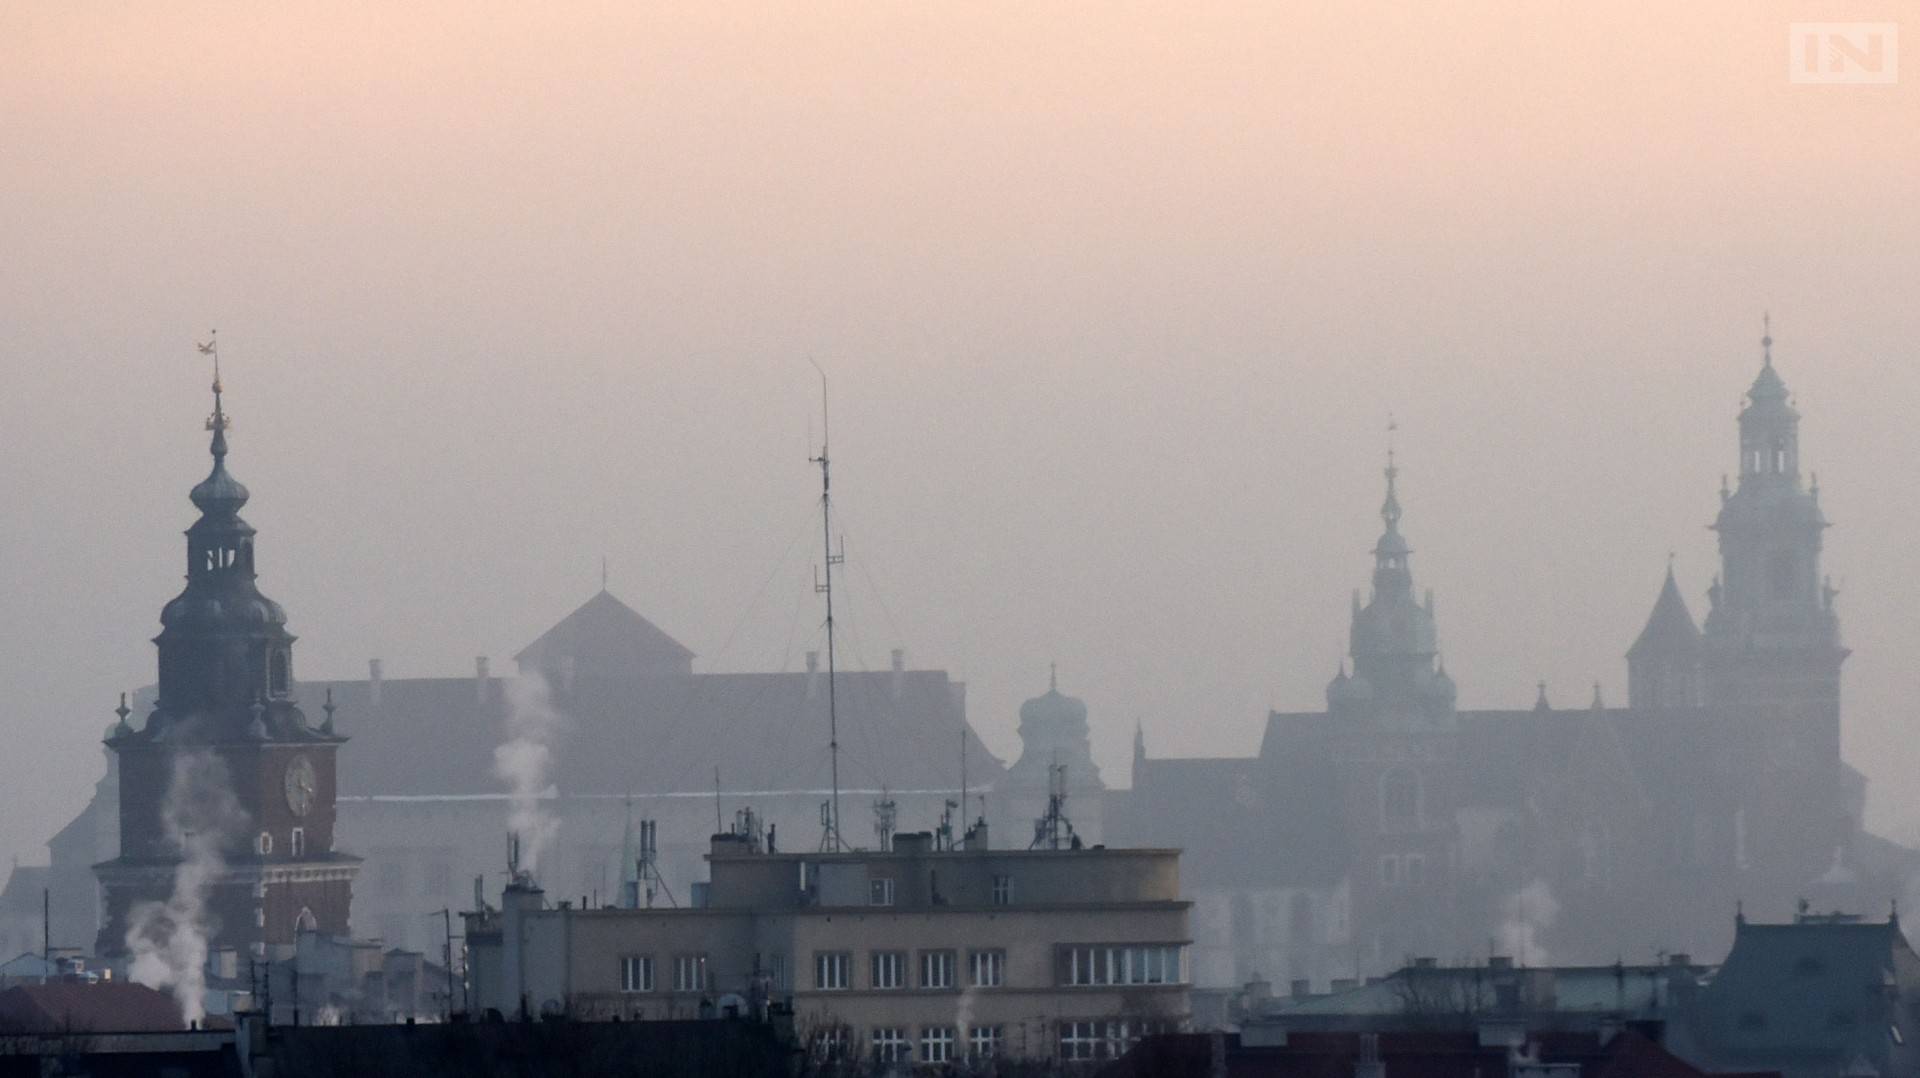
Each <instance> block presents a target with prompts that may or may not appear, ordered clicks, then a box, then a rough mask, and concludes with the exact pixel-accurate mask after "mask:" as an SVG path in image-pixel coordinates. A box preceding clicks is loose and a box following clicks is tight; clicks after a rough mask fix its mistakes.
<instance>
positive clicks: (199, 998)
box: [126, 751, 245, 1023]
mask: <svg viewBox="0 0 1920 1078" xmlns="http://www.w3.org/2000/svg"><path fill="white" fill-rule="evenodd" d="M244 820H245V815H244V813H242V812H241V809H240V804H239V802H238V801H237V800H235V799H234V796H233V784H232V783H231V782H230V781H229V780H228V776H227V766H226V764H225V763H224V762H223V761H221V760H220V758H219V757H217V756H214V755H213V754H212V753H210V752H205V751H201V752H191V753H185V754H182V755H179V756H176V757H174V761H173V776H172V778H171V779H170V780H169V781H168V783H167V800H166V804H165V805H164V806H163V807H162V809H161V825H162V826H163V827H164V828H165V829H166V835H167V840H168V841H169V842H171V843H173V845H174V847H175V848H176V849H178V850H179V851H180V857H181V860H180V863H179V865H178V866H176V867H175V868H174V870H173V894H172V896H171V897H169V898H168V899H167V900H166V901H165V902H142V903H139V904H138V905H136V906H134V907H133V909H132V910H131V911H129V913H128V919H127V935H126V944H127V950H128V952H129V953H131V954H132V955H133V965H132V968H131V969H130V970H129V976H131V977H132V978H133V980H134V982H135V983H137V984H144V985H146V986H147V987H149V988H156V989H164V990H166V991H168V992H170V993H171V994H172V995H173V998H174V999H175V1000H176V1001H177V1002H178V1003H179V1004H180V1017H181V1019H182V1020H184V1021H186V1022H189V1023H192V1022H198V1021H200V1020H201V1019H203V1018H205V1017H206V1013H207V1011H206V990H207V941H208V939H209V938H210V937H211V936H212V935H213V933H214V932H216V931H218V929H219V924H218V922H217V920H216V919H215V918H213V917H212V915H211V914H210V912H209V911H208V909H207V897H208V895H209V894H210V893H211V892H212V890H213V885H214V883H215V882H216V881H217V880H218V879H219V877H220V875H221V874H222V873H224V872H225V871H226V868H227V862H226V857H225V854H224V851H225V849H226V846H227V844H228V843H229V842H230V841H232V840H233V838H234V836H235V835H236V834H238V833H239V831H240V827H241V824H242V823H243V822H244Z"/></svg>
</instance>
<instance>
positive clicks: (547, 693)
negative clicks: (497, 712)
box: [493, 673, 560, 872]
mask: <svg viewBox="0 0 1920 1078" xmlns="http://www.w3.org/2000/svg"><path fill="white" fill-rule="evenodd" d="M559 725H560V715H559V713H558V712H556V711H554V710H553V694H552V691H551V690H549V689H548V687H547V679H546V678H543V677H541V676H540V675H539V674H537V673H534V674H526V675H523V676H521V677H519V678H516V679H514V680H512V681H509V682H507V722H506V735H507V740H506V742H505V743H503V744H500V745H497V746H495V747H494V750H493V773H494V774H495V775H497V776H499V778H500V779H501V780H502V781H503V782H505V783H506V784H507V793H508V797H509V800H508V809H507V827H508V828H509V829H510V830H512V832H513V833H514V834H515V835H518V836H519V838H520V867H521V868H523V869H525V870H526V871H528V872H532V871H533V870H534V869H536V868H538V867H539V864H540V853H541V851H542V850H544V849H545V848H546V847H547V845H548V844H549V843H551V842H552V841H553V840H554V838H555V836H557V835H558V834H559V832H560V821H559V820H558V819H556V818H555V817H554V815H553V813H552V812H551V811H550V810H549V809H548V808H547V806H546V804H545V802H546V801H547V800H548V799H550V798H552V797H553V796H554V795H555V792H556V791H555V790H554V787H553V783H552V781H551V780H550V779H549V778H548V772H549V770H550V768H551V766H552V763H553V747H552V744H553V735H554V732H555V730H556V729H558V727H559Z"/></svg>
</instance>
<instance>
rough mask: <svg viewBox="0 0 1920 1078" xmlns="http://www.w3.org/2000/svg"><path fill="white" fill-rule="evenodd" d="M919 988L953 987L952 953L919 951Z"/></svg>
mask: <svg viewBox="0 0 1920 1078" xmlns="http://www.w3.org/2000/svg"><path fill="white" fill-rule="evenodd" d="M920 987H922V988H952V987H953V952H952V951H921V952H920ZM922 1058H924V1057H922Z"/></svg>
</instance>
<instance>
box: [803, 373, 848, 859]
mask: <svg viewBox="0 0 1920 1078" xmlns="http://www.w3.org/2000/svg"><path fill="white" fill-rule="evenodd" d="M807 362H808V363H813V369H814V370H816V371H819V373H820V455H819V456H817V457H812V458H809V460H808V463H810V464H818V465H819V466H820V535H821V542H822V546H823V549H822V555H823V557H824V558H825V565H824V566H823V572H822V573H821V575H820V576H819V577H818V578H816V579H815V580H814V583H813V590H814V591H815V592H817V593H819V594H821V595H824V596H826V600H827V756H828V759H829V764H828V766H829V768H830V770H831V772H832V780H833V800H832V801H831V802H830V803H829V807H828V814H827V818H826V820H824V821H823V822H824V823H825V824H826V827H825V832H824V833H823V834H822V835H821V836H820V848H821V849H823V850H831V851H833V852H835V853H837V852H839V851H840V850H842V849H844V848H845V847H844V846H843V845H842V843H841V840H840V712H839V707H838V700H837V698H836V696H835V692H834V655H833V567H834V566H836V565H839V564H841V563H843V562H845V561H846V560H847V555H846V543H845V541H842V542H841V544H840V553H838V554H835V553H834V552H833V472H832V461H831V458H830V456H829V454H828V447H829V445H830V444H831V442H830V440H829V437H828V420H827V372H826V371H824V370H821V369H820V364H818V363H814V361H813V359H812V358H811V357H809V358H808V359H807Z"/></svg>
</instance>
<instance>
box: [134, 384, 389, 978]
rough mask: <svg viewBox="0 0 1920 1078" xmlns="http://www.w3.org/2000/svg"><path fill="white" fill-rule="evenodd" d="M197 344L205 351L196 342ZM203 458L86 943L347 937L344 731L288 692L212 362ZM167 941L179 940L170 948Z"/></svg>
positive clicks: (288, 673)
mask: <svg viewBox="0 0 1920 1078" xmlns="http://www.w3.org/2000/svg"><path fill="white" fill-rule="evenodd" d="M208 350H210V349H208ZM207 429H208V430H209V431H211V432H212V446H211V451H212V454H213V470H212V471H211V472H210V473H209V474H208V475H207V477H206V479H204V480H202V481H201V482H200V483H199V485H197V486H195V487H194V488H193V491H192V494H191V498H192V500H193V504H194V505H195V507H197V508H198V509H199V511H200V517H199V519H198V520H196V521H195V522H194V523H193V526H192V527H190V528H188V529H187V533H186V535H187V583H186V588H185V589H184V590H183V591H181V593H180V594H179V596H178V597H176V598H175V599H173V601H171V602H169V603H168V604H167V605H166V606H165V607H164V608H163V609H162V610H161V612H160V624H161V630H160V635H159V636H158V637H156V638H155V639H154V643H155V644H156V645H158V647H159V653H160V655H159V668H160V669H159V673H160V679H159V693H158V696H157V698H156V700H155V703H154V707H153V711H152V712H151V713H150V714H149V715H148V716H147V719H146V722H145V724H144V725H142V726H141V727H140V728H138V729H136V728H134V727H133V726H132V725H131V724H129V723H128V722H127V721H126V720H125V718H124V717H123V718H122V720H121V722H120V724H119V725H118V726H117V727H115V728H114V730H113V731H112V734H111V736H109V737H108V738H107V742H106V743H107V746H108V747H109V748H110V749H111V750H112V751H113V752H114V753H115V754H116V755H117V756H118V758H119V762H120V855H119V856H118V857H117V858H115V859H114V860H111V861H107V862H104V863H103V864H100V865H98V866H96V872H97V873H98V875H99V879H100V884H101V892H102V902H103V905H104V910H103V913H104V917H103V923H102V927H101V930H100V938H99V940H98V941H97V950H98V952H99V953H100V954H102V955H108V956H112V955H125V954H129V953H133V954H135V955H138V954H140V953H142V952H143V951H167V950H169V948H168V946H167V942H168V940H169V939H173V938H176V937H178V936H179V935H180V934H181V933H183V932H184V933H187V934H188V935H189V936H197V937H204V938H205V940H206V942H207V944H208V945H209V946H211V947H213V948H227V947H231V948H233V949H235V950H236V951H237V952H240V953H242V954H248V955H252V956H255V957H264V956H270V955H273V954H278V953H284V952H285V951H286V950H289V949H290V948H291V946H292V944H293V942H294V938H295V935H296V933H297V932H298V931H300V930H317V931H320V932H325V933H328V934H333V935H342V936H344V935H346V934H347V916H348V906H349V903H350V902H351V901H352V884H353V878H354V874H355V872H356V871H357V870H358V867H359V860H358V859H357V858H354V857H351V856H348V855H345V854H341V853H337V852H335V851H334V849H333V830H334V790H335V785H334V758H335V753H336V751H337V750H338V748H339V746H340V743H341V742H343V741H345V740H346V739H345V738H343V737H340V736H339V735H337V734H335V733H334V730H333V708H332V704H331V701H330V700H329V702H328V704H327V707H326V713H327V714H326V719H325V720H324V721H323V722H322V723H321V724H320V725H319V726H318V727H315V726H313V725H310V724H309V723H308V721H307V716H306V714H305V713H304V712H303V711H302V710H301V708H300V706H299V704H298V703H297V702H296V700H295V691H294V690H295V683H294V678H293V642H294V637H293V635H292V634H291V633H289V632H287V628H286V620H287V616H286V612H285V611H284V610H282V609H281V607H280V604H278V603H276V602H274V601H273V600H272V599H269V598H267V597H266V596H265V595H262V594H261V593H260V590H259V588H258V587H257V586H256V584H255V573H254V534H255V533H254V530H253V527H252V526H251V525H249V524H248V523H247V522H246V521H245V520H243V519H242V518H241V517H240V510H241V508H242V507H244V506H245V505H246V503H247V497H248V495H247V488H246V487H244V486H242V485H241V484H240V482H239V480H237V479H235V478H234V477H233V476H232V475H231V474H230V473H228V471H227V462H226V458H227V429H228V420H227V415H226V412H225V409H224V408H223V406H222V402H221V385H220V378H219V374H218V369H217V367H216V370H215V375H214V382H213V415H212V417H211V418H209V419H208V420H207ZM172 951H173V952H175V953H176V954H177V953H180V952H181V948H179V947H178V946H175V947H173V948H172Z"/></svg>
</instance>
